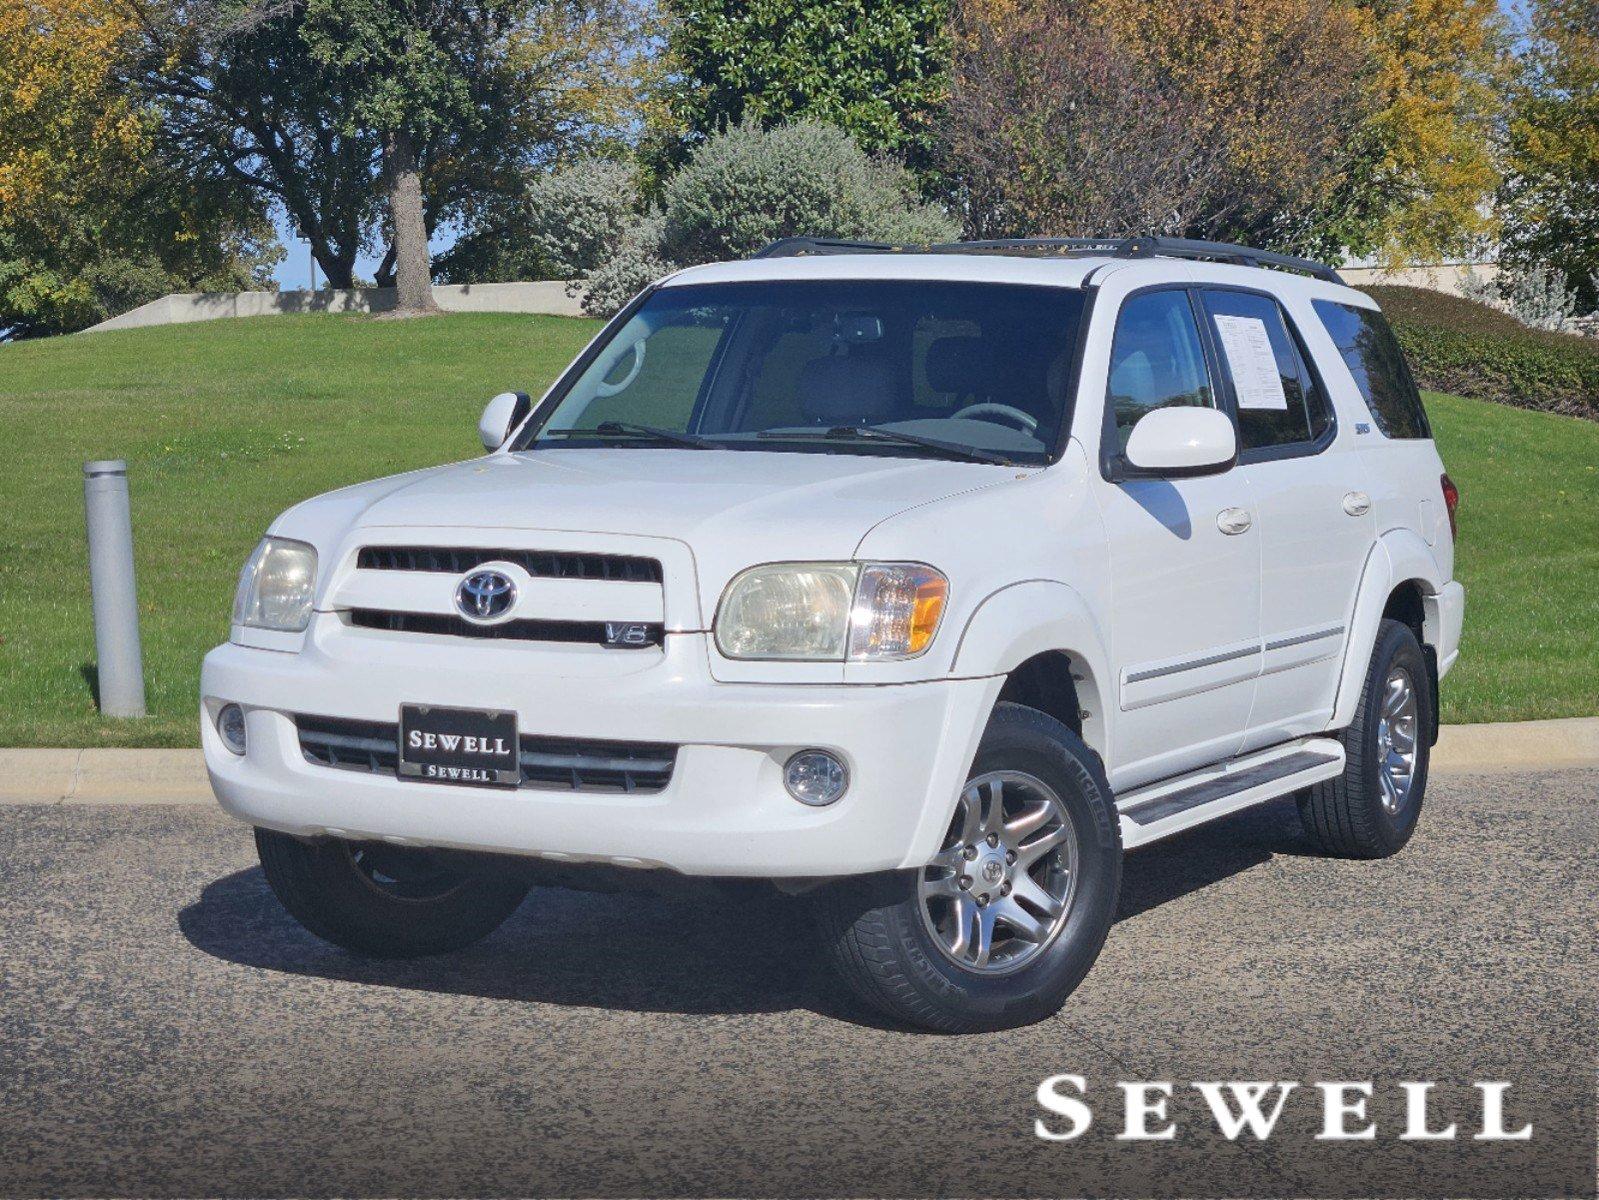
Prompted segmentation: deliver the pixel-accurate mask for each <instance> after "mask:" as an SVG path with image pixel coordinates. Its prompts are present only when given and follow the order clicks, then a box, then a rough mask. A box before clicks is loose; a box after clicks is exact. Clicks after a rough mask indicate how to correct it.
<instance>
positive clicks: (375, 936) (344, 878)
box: [255, 829, 528, 958]
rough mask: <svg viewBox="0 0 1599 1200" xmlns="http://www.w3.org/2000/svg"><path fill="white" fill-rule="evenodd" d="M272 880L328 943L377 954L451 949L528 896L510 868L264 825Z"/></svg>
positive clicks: (258, 836)
mask: <svg viewBox="0 0 1599 1200" xmlns="http://www.w3.org/2000/svg"><path fill="white" fill-rule="evenodd" d="M255 845H256V852H257V853H258V854H259V855H260V858H261V870H262V872H263V873H264V874H265V875H266V879H267V883H268V884H270V885H271V887H272V892H273V894H274V895H276V896H277V898H278V900H279V901H280V902H281V903H282V904H283V907H284V908H286V909H288V910H289V915H290V916H292V917H293V918H294V919H295V920H296V921H298V922H299V923H300V924H301V925H303V926H305V928H306V929H308V930H309V931H310V932H312V933H314V934H316V936H317V937H319V938H321V939H323V940H324V941H328V942H332V943H333V944H334V945H336V946H342V947H343V948H344V949H346V950H349V951H352V952H353V953H356V954H360V955H364V956H366V957H369V958H412V957H416V956H419V955H424V954H446V953H448V952H450V951H452V950H459V949H461V948H462V947H464V946H470V945H471V944H472V943H473V942H476V941H478V940H479V939H481V938H484V937H487V936H488V935H489V934H491V933H493V932H494V931H495V930H496V929H498V928H499V927H500V925H501V923H502V922H503V921H504V920H505V919H506V918H507V917H509V916H510V915H511V914H512V913H513V912H515V911H516V908H517V905H519V904H521V903H522V898H523V897H524V896H526V895H527V891H528V885H527V883H526V882H525V881H524V880H522V879H519V878H517V877H516V876H515V875H514V874H512V873H510V872H499V871H495V870H493V869H492V868H491V867H486V866H476V865H473V864H470V863H469V862H466V861H465V860H463V859H462V857H461V856H458V855H451V854H448V853H443V852H438V851H429V850H423V849H413V848H411V847H401V846H391V845H388V844H386V843H381V842H346V841H342V840H340V839H338V838H324V839H321V840H319V841H315V842H307V841H301V840H300V839H299V838H293V837H290V836H289V835H288V834H284V833H275V832H273V831H272V830H269V829H257V830H256V831H255Z"/></svg>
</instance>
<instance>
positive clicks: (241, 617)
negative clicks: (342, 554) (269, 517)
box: [233, 537, 316, 633]
mask: <svg viewBox="0 0 1599 1200" xmlns="http://www.w3.org/2000/svg"><path fill="white" fill-rule="evenodd" d="M315 587H316V550H315V548H314V547H311V546H308V545H306V544H305V543H304V542H292V541H290V540H289V539H288V538H276V537H269V538H262V539H261V544H260V545H259V546H257V547H256V548H255V553H254V554H252V555H250V561H249V562H247V563H245V564H244V570H242V571H240V572H239V590H238V591H237V592H236V593H234V596H233V623H234V624H235V625H251V626H254V627H255V628H256V629H277V630H281V631H282V632H284V633H299V632H300V631H301V630H303V629H304V628H305V627H306V626H307V625H309V624H310V623H311V593H312V591H313V590H314V589H315Z"/></svg>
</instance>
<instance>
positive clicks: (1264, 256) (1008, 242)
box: [754, 237, 1343, 283]
mask: <svg viewBox="0 0 1599 1200" xmlns="http://www.w3.org/2000/svg"><path fill="white" fill-rule="evenodd" d="M812 254H1042V255H1057V256H1060V257H1063V258H1064V257H1068V256H1072V255H1103V256H1105V257H1106V258H1190V259H1198V260H1201V261H1204V262H1222V263H1234V264H1236V265H1238V266H1241V267H1276V268H1278V269H1279V270H1284V271H1299V272H1301V273H1303V274H1306V275H1311V276H1314V277H1315V278H1317V279H1324V280H1326V281H1327V282H1328V283H1343V280H1342V279H1341V278H1340V277H1339V275H1338V272H1337V271H1335V270H1333V269H1332V268H1331V267H1329V266H1328V265H1327V264H1326V263H1319V262H1316V261H1314V260H1313V259H1309V258H1297V257H1295V256H1294V255H1292V254H1278V253H1276V252H1275V251H1272V250H1256V249H1255V248H1253V247H1252V246H1235V245H1233V244H1232V243H1231V242H1202V241H1195V240H1193V239H1191V238H1170V237H1147V238H1091V237H1068V238H1001V239H998V240H995V241H982V242H936V243H932V244H929V245H914V244H910V243H904V244H896V243H891V242H851V241H843V240H840V239H836V238H814V237H791V238H783V239H782V240H781V241H777V242H773V243H772V244H771V245H770V246H767V247H766V248H765V249H764V250H760V251H758V252H757V253H756V254H755V255H754V257H755V258H797V257H801V256H804V255H812Z"/></svg>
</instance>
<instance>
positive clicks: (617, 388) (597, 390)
mask: <svg viewBox="0 0 1599 1200" xmlns="http://www.w3.org/2000/svg"><path fill="white" fill-rule="evenodd" d="M628 349H629V350H631V351H632V352H633V366H632V368H631V369H630V370H629V371H628V373H627V374H626V375H625V376H624V377H623V378H622V380H621V382H619V383H606V382H605V380H603V379H602V380H600V381H599V383H597V384H595V385H594V394H595V395H597V396H614V395H616V393H618V392H625V391H626V390H627V389H628V385H630V384H631V383H632V382H633V381H634V380H635V379H637V378H638V373H639V372H640V371H642V370H643V369H644V339H643V338H639V340H638V341H636V342H634V343H633V344H632V345H631V346H629V347H628ZM618 361H620V360H618ZM611 369H612V370H615V369H616V367H615V364H612V367H611ZM609 373H610V372H607V374H609Z"/></svg>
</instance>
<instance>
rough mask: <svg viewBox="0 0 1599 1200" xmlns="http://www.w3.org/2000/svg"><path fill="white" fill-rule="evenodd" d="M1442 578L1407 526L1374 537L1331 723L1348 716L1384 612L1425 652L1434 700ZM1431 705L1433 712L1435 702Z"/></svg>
mask: <svg viewBox="0 0 1599 1200" xmlns="http://www.w3.org/2000/svg"><path fill="white" fill-rule="evenodd" d="M1447 582H1448V581H1447V580H1446V579H1445V578H1444V577H1443V573H1442V572H1441V571H1440V570H1439V569H1438V562H1437V560H1436V559H1435V558H1434V557H1433V554H1432V551H1431V550H1430V549H1429V548H1428V547H1427V544H1426V542H1424V541H1422V540H1421V538H1420V537H1419V536H1418V535H1417V534H1416V533H1415V532H1414V531H1413V530H1409V529H1391V530H1389V531H1388V532H1387V533H1385V534H1383V535H1382V536H1381V537H1379V538H1378V539H1377V541H1376V543H1375V544H1374V545H1373V546H1372V548H1371V553H1370V554H1369V555H1368V556H1367V558H1366V566H1365V569H1364V570H1363V571H1362V572H1361V577H1360V586H1359V588H1358V589H1357V590H1356V593H1355V603H1354V608H1353V611H1352V612H1351V614H1350V619H1349V638H1348V640H1347V641H1346V642H1345V645H1344V662H1343V669H1342V670H1341V671H1340V672H1339V676H1338V694H1337V699H1336V701H1335V702H1334V705H1333V718H1332V724H1331V728H1333V729H1342V728H1343V727H1344V726H1346V725H1348V724H1349V722H1350V721H1352V720H1354V717H1355V708H1356V707H1357V705H1358V704H1359V702H1360V689H1361V686H1362V684H1363V683H1364V681H1365V677H1366V666H1367V663H1369V662H1370V660H1371V651H1372V647H1373V646H1375V645H1376V644H1377V630H1378V628H1379V626H1380V625H1381V624H1382V621H1383V618H1385V617H1388V618H1391V619H1394V620H1398V621H1401V622H1402V623H1404V624H1406V625H1409V626H1410V627H1411V628H1412V629H1414V630H1415V631H1416V637H1417V639H1418V640H1419V641H1420V642H1421V644H1422V648H1423V651H1424V652H1425V653H1426V654H1427V659H1428V665H1429V670H1430V671H1431V673H1432V679H1431V684H1432V687H1433V688H1434V689H1435V690H1434V700H1435V701H1436V696H1437V693H1436V688H1437V684H1438V678H1437V647H1438V645H1439V643H1440V639H1441V637H1442V618H1441V615H1440V612H1439V599H1438V597H1439V593H1440V592H1441V591H1442V590H1443V587H1444V584H1445V583H1447ZM1433 708H1434V712H1435V713H1436V710H1437V704H1436V702H1435V703H1434V705H1433Z"/></svg>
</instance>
